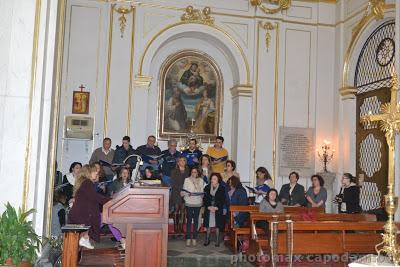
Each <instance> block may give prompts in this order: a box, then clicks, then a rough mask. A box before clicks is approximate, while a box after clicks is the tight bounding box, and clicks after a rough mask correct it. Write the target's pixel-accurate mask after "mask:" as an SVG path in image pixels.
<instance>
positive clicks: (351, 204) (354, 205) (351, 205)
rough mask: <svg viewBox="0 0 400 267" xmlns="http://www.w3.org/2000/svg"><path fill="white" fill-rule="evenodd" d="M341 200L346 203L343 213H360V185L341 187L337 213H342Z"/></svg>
mask: <svg viewBox="0 0 400 267" xmlns="http://www.w3.org/2000/svg"><path fill="white" fill-rule="evenodd" d="M343 202H345V203H346V212H345V213H360V212H361V210H362V209H361V207H360V187H359V186H357V185H355V184H354V185H351V186H349V187H347V188H344V189H343V198H342V202H341V203H339V213H343V211H341V206H342V205H343V204H342V203H343Z"/></svg>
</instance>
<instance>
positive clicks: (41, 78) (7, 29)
mask: <svg viewBox="0 0 400 267" xmlns="http://www.w3.org/2000/svg"><path fill="white" fill-rule="evenodd" d="M39 3H40V1H34V0H29V1H28V0H23V1H18V0H15V1H2V2H1V4H0V13H1V15H0V17H1V18H2V22H1V23H0V27H1V31H0V32H1V33H2V35H1V36H0V50H1V52H0V53H1V56H0V57H1V64H2V65H1V66H0V80H1V86H0V103H1V104H0V109H1V111H0V113H1V115H0V143H1V146H0V177H1V179H0V188H2V194H1V195H0V211H3V210H4V204H5V203H6V202H10V203H11V204H12V205H13V206H15V207H16V208H18V207H21V206H24V207H25V208H27V209H30V208H34V209H35V210H36V212H35V214H34V215H33V216H32V219H33V221H34V227H35V230H36V232H37V233H38V234H39V235H41V234H42V233H43V231H44V218H45V213H46V212H47V205H46V203H47V201H46V200H47V193H46V192H47V191H46V190H47V187H48V177H49V173H48V167H49V162H48V155H49V138H50V118H51V113H52V108H51V102H52V94H53V82H54V80H53V71H54V68H53V63H54V48H55V29H56V18H57V5H58V1H56V0H52V1H41V5H39ZM36 11H37V12H36ZM35 22H36V23H35ZM35 25H36V29H37V34H36V35H35V34H34V29H35ZM34 36H35V37H34ZM24 191H25V192H24Z"/></svg>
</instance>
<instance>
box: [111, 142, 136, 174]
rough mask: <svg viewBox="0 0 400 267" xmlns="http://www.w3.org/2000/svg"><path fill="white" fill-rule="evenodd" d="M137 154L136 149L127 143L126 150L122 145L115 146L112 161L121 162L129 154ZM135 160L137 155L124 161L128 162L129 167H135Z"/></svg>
mask: <svg viewBox="0 0 400 267" xmlns="http://www.w3.org/2000/svg"><path fill="white" fill-rule="evenodd" d="M133 154H137V153H136V151H135V150H134V149H133V148H132V146H131V145H129V148H128V150H126V149H125V148H124V147H123V146H117V147H116V149H115V154H114V158H113V161H112V163H116V164H122V163H123V162H124V160H125V159H126V158H127V157H129V156H130V155H133ZM136 162H137V157H131V158H129V159H128V160H127V161H126V162H125V163H126V164H129V166H130V167H131V168H135V165H136Z"/></svg>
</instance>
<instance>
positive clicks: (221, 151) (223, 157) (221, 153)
mask: <svg viewBox="0 0 400 267" xmlns="http://www.w3.org/2000/svg"><path fill="white" fill-rule="evenodd" d="M223 145H224V138H223V137H222V136H217V137H216V141H215V145H214V147H209V148H208V149H207V154H208V155H210V157H211V169H212V171H213V172H216V173H223V172H224V169H225V163H226V161H227V160H228V150H226V149H225V148H223V147H222V146H223Z"/></svg>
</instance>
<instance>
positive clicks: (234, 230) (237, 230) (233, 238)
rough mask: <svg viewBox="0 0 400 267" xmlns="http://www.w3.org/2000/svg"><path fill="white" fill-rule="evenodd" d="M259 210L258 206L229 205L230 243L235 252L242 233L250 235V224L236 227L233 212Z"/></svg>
mask: <svg viewBox="0 0 400 267" xmlns="http://www.w3.org/2000/svg"><path fill="white" fill-rule="evenodd" d="M258 210H259V207H258V206H238V205H231V206H230V207H229V231H230V245H231V247H232V249H233V253H237V249H238V247H237V243H238V237H239V236H240V235H249V234H250V226H249V225H246V226H244V227H234V220H233V217H234V216H233V214H234V213H235V212H248V213H250V212H256V211H258Z"/></svg>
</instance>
